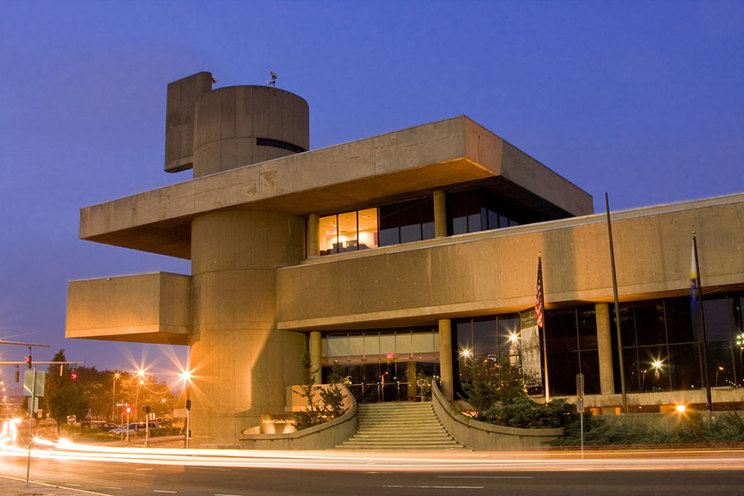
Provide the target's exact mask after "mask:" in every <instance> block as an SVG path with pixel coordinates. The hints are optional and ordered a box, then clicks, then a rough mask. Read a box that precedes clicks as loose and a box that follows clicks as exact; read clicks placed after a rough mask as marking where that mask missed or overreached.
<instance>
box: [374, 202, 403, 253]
mask: <svg viewBox="0 0 744 496" xmlns="http://www.w3.org/2000/svg"><path fill="white" fill-rule="evenodd" d="M379 218H380V246H388V245H397V244H398V243H400V230H399V229H398V226H399V225H400V222H398V205H383V206H382V207H380V217H379Z"/></svg>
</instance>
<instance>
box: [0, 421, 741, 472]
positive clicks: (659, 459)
mask: <svg viewBox="0 0 744 496" xmlns="http://www.w3.org/2000/svg"><path fill="white" fill-rule="evenodd" d="M16 425H17V423H16V424H13V425H9V426H5V425H4V426H3V428H2V431H1V434H0V446H1V447H2V451H0V456H12V457H26V456H28V448H27V447H22V446H19V445H18V442H17V432H16ZM31 456H32V458H34V459H46V460H49V459H61V460H66V461H67V460H82V461H97V462H101V461H108V462H112V463H126V464H148V465H169V466H198V467H228V468H264V469H295V470H345V471H365V472H411V471H416V472H434V471H437V472H441V471H452V472H458V471H463V472H466V471H557V470H578V471H588V470H744V450H740V449H739V450H736V449H732V450H712V449H711V450H705V449H698V450H628V451H626V450H622V451H620V450H616V451H589V452H585V454H584V459H583V460H581V458H580V454H579V453H578V452H576V451H531V452H524V451H520V452H472V451H446V452H443V451H431V452H427V451H410V452H401V451H394V452H391V451H364V452H361V451H342V450H322V451H321V450H317V451H269V450H236V449H199V448H196V449H180V448H168V449H162V448H130V447H113V446H96V445H88V444H78V443H74V442H72V441H70V440H67V439H60V440H59V441H50V440H46V439H40V438H34V446H33V449H32V451H31Z"/></svg>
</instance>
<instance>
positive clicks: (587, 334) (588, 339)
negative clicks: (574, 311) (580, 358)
mask: <svg viewBox="0 0 744 496" xmlns="http://www.w3.org/2000/svg"><path fill="white" fill-rule="evenodd" d="M578 323H579V346H580V348H581V350H582V351H583V350H596V349H597V320H596V318H595V316H594V309H593V308H592V309H587V310H580V311H579V322H578Z"/></svg>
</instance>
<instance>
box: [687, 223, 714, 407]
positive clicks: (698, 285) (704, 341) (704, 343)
mask: <svg viewBox="0 0 744 496" xmlns="http://www.w3.org/2000/svg"><path fill="white" fill-rule="evenodd" d="M692 254H693V258H694V262H695V278H696V281H694V283H695V299H696V300H697V304H698V307H699V308H700V312H699V315H700V317H699V319H698V325H699V326H700V333H701V336H700V340H701V350H700V354H701V355H702V356H701V365H702V367H703V380H704V381H705V384H704V386H705V400H706V402H707V407H708V411H709V412H710V411H712V410H713V400H712V398H711V394H710V377H709V374H708V337H707V335H706V332H705V310H704V309H703V283H702V279H701V277H700V263H699V262H698V250H697V239H696V238H695V231H692Z"/></svg>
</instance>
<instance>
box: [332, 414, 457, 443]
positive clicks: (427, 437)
mask: <svg viewBox="0 0 744 496" xmlns="http://www.w3.org/2000/svg"><path fill="white" fill-rule="evenodd" d="M357 415H358V421H359V427H358V428H357V432H356V433H355V434H354V435H353V436H352V437H351V438H350V439H347V440H346V441H344V442H343V443H341V444H339V445H338V446H337V448H340V449H355V450H356V449H359V450H365V449H366V450H456V449H463V447H462V446H461V445H460V444H459V443H458V442H457V441H455V440H454V439H452V437H451V436H450V435H449V433H447V431H446V430H445V429H444V427H442V424H441V422H439V419H438V418H437V416H436V414H435V413H434V408H433V407H432V404H431V403H363V404H360V405H359V410H358V414H357Z"/></svg>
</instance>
